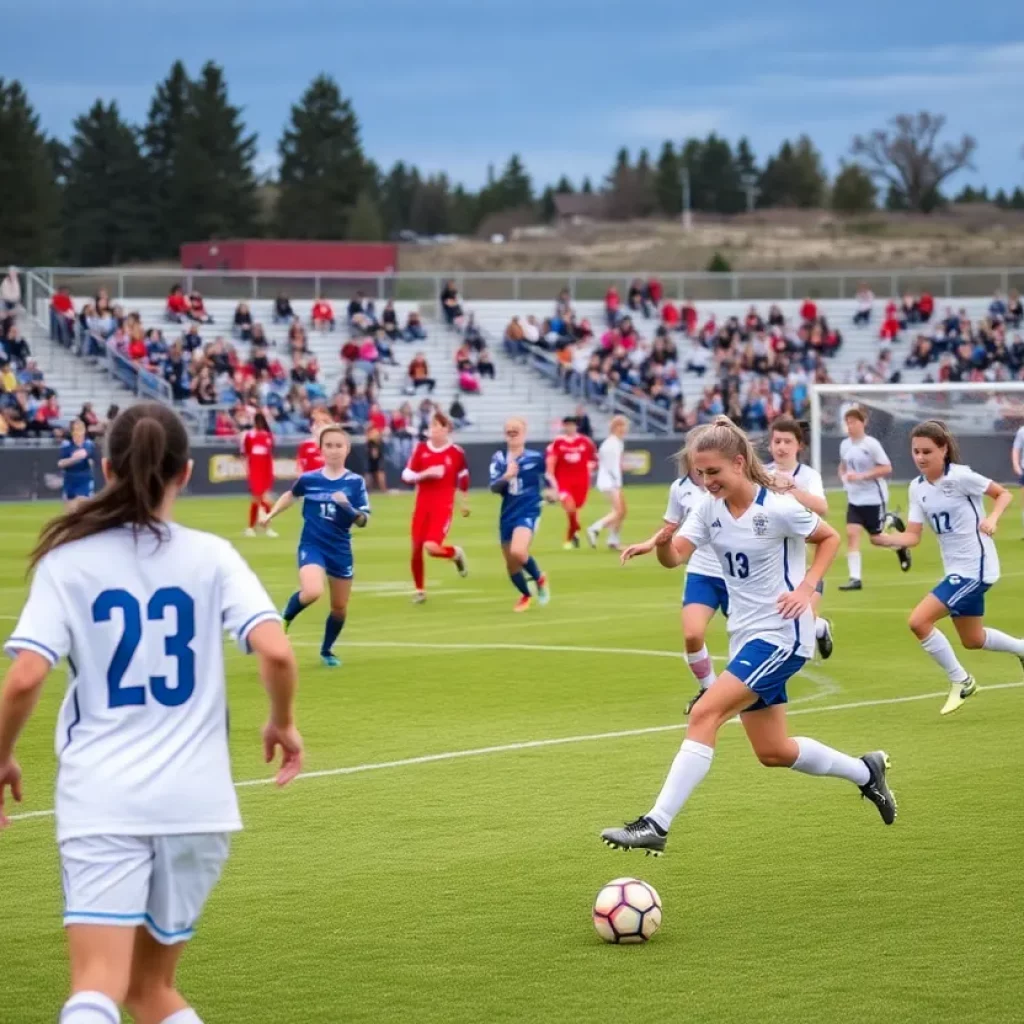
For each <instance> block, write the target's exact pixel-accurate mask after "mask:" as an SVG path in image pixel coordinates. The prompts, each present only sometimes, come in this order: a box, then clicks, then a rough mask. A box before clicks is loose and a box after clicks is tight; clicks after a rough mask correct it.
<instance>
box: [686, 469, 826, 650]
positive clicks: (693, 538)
mask: <svg viewBox="0 0 1024 1024" xmlns="http://www.w3.org/2000/svg"><path fill="white" fill-rule="evenodd" d="M818 522H819V520H818V517H817V516H816V515H815V514H814V513H813V512H811V511H809V510H808V509H806V508H804V507H803V505H801V504H800V503H799V502H797V500H796V499H795V498H791V497H790V496H789V495H788V494H775V493H773V492H771V491H769V490H767V489H766V488H764V487H761V488H759V489H758V491H757V493H756V495H755V497H754V500H753V501H752V502H751V503H750V507H749V508H748V509H747V510H746V511H745V512H744V513H743V515H741V516H740V517H739V518H738V519H734V518H733V516H732V514H731V513H730V512H729V509H728V508H727V506H726V503H725V500H724V499H722V498H714V497H713V496H712V495H710V494H709V495H707V496H706V497H705V498H704V500H703V501H701V502H700V503H699V504H698V505H696V506H695V507H694V508H693V509H692V510H691V512H690V514H689V515H688V516H687V517H686V522H685V523H683V525H682V528H681V529H680V530H679V534H678V535H679V536H681V537H685V538H686V539H687V540H689V541H690V542H691V543H692V544H695V545H696V546H697V547H698V548H699V547H702V546H703V545H705V544H709V545H710V546H711V549H712V550H713V551H714V552H715V555H716V556H717V557H718V561H719V563H720V565H721V567H722V575H723V577H724V578H725V585H726V588H727V590H728V591H729V618H728V620H727V623H726V628H727V629H728V631H729V654H730V657H734V656H735V655H736V654H738V653H739V651H740V649H741V648H742V647H743V646H744V644H746V643H748V642H749V641H751V640H765V641H767V642H768V643H770V644H773V645H774V646H776V647H782V648H785V649H786V650H788V651H790V652H791V653H793V654H797V655H799V656H800V657H802V658H809V657H810V656H811V655H812V654H813V652H814V615H813V613H812V612H811V610H810V607H808V608H807V610H806V611H804V612H803V614H802V615H800V616H799V617H798V618H796V619H784V618H783V617H782V616H781V615H780V614H779V610H778V600H779V597H781V596H782V595H783V594H785V593H786V592H787V591H790V590H794V589H796V587H797V586H799V584H800V582H801V581H802V580H803V578H804V575H805V572H804V569H805V562H806V558H807V555H806V543H805V538H807V537H808V536H810V534H812V533H814V531H815V530H816V529H817V528H818Z"/></svg>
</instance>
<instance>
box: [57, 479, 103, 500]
mask: <svg viewBox="0 0 1024 1024" xmlns="http://www.w3.org/2000/svg"><path fill="white" fill-rule="evenodd" d="M95 493H96V481H95V480H93V478H92V476H91V475H89V476H83V477H82V478H81V479H80V480H79V479H76V478H75V477H70V476H66V477H64V488H63V491H62V494H63V495H64V500H65V501H71V500H72V499H74V498H91V497H92V496H93V495H94V494H95Z"/></svg>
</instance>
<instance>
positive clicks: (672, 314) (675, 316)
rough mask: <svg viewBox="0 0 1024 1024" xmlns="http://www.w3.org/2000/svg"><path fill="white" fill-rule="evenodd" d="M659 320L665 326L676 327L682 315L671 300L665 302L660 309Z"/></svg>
mask: <svg viewBox="0 0 1024 1024" xmlns="http://www.w3.org/2000/svg"><path fill="white" fill-rule="evenodd" d="M661 322H662V323H663V324H664V325H665V326H666V327H678V326H679V324H680V323H681V322H682V317H681V316H680V315H679V308H678V306H676V305H674V304H673V303H671V302H666V303H665V305H664V306H662V309H661Z"/></svg>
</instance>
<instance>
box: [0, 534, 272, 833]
mask: <svg viewBox="0 0 1024 1024" xmlns="http://www.w3.org/2000/svg"><path fill="white" fill-rule="evenodd" d="M277 618H278V614H277V612H276V611H275V610H274V605H273V603H272V602H271V600H270V598H269V597H268V596H267V592H266V591H265V590H264V588H263V585H262V584H261V583H260V581H259V580H258V579H257V578H256V575H255V574H254V573H253V572H252V570H251V569H250V568H249V567H248V565H246V563H245V561H244V560H243V559H242V557H241V555H239V554H238V552H237V551H235V549H234V548H233V547H232V546H231V545H230V544H229V543H228V542H227V541H225V540H222V539H221V538H219V537H214V536H213V535H212V534H208V533H202V532H200V531H198V530H189V529H186V528H185V527H183V526H178V525H176V524H171V525H169V526H168V527H167V528H166V536H165V539H164V540H163V541H162V543H159V544H158V543H157V542H156V538H155V537H154V536H153V535H152V533H150V532H149V531H148V530H144V531H141V532H140V533H139V535H138V537H137V538H136V536H135V535H134V534H133V531H132V530H131V528H129V527H124V528H115V529H112V530H107V531H105V532H104V533H100V534H97V535H95V536H92V537H87V538H85V539H84V540H79V541H73V542H72V543H70V544H66V545H64V546H62V547H59V548H57V549H55V550H54V551H52V552H50V553H49V554H48V555H46V556H45V557H44V558H43V560H42V561H41V562H40V563H39V566H38V568H37V569H36V573H35V578H34V579H33V581H32V588H31V592H30V593H29V598H28V601H27V603H26V604H25V607H24V609H23V611H22V613H21V617H20V618H19V620H18V624H17V627H16V628H15V630H14V633H13V634H12V636H11V638H10V639H9V640H8V641H7V644H6V646H5V649H6V651H7V653H8V654H10V655H12V656H14V655H15V654H16V653H17V652H19V651H32V652H34V653H35V654H38V655H40V656H41V657H43V658H46V660H47V661H49V662H50V664H51V665H56V663H57V662H58V661H59V660H60V659H61V658H65V657H66V658H67V661H68V689H67V693H66V694H65V697H64V702H63V705H62V706H61V710H60V715H59V717H58V721H57V733H56V748H57V758H58V762H59V772H58V776H57V795H56V818H57V838H58V841H63V840H65V839H70V838H74V837H78V836H90V835H127V836H156V835H179V834H189V833H200V832H228V831H234V830H237V829H239V828H241V827H242V823H241V819H240V817H239V813H238V801H237V798H236V795H235V790H234V786H233V783H232V779H231V762H230V757H229V753H228V718H227V713H228V712H227V694H226V689H225V680H224V645H223V631H227V632H229V633H231V634H232V636H233V637H234V638H235V640H236V641H237V643H238V645H239V646H240V647H241V648H242V650H243V651H246V652H247V651H248V637H249V633H250V632H251V631H252V630H253V629H254V628H255V627H256V626H258V625H259V624H260V623H262V622H266V621H267V620H270V619H277ZM251 685H253V686H255V685H258V684H257V683H256V681H255V680H253V681H252V684H251Z"/></svg>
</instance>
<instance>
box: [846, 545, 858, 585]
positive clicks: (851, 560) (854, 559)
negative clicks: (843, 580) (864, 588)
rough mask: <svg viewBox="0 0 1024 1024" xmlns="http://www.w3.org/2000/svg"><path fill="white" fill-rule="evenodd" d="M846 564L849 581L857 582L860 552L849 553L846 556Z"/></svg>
mask: <svg viewBox="0 0 1024 1024" xmlns="http://www.w3.org/2000/svg"><path fill="white" fill-rule="evenodd" d="M846 564H847V566H848V567H849V570H850V579H851V580H859V579H860V552H859V551H851V552H850V553H849V554H848V555H847V556H846Z"/></svg>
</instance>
